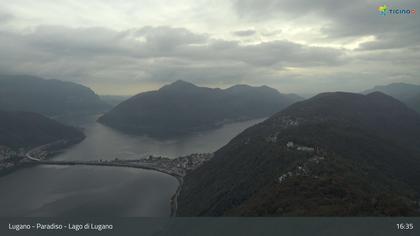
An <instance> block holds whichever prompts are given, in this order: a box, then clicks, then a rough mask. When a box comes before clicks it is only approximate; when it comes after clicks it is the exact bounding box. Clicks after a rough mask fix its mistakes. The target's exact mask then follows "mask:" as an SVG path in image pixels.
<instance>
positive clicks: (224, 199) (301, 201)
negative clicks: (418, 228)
mask: <svg viewBox="0 0 420 236" xmlns="http://www.w3.org/2000/svg"><path fill="white" fill-rule="evenodd" d="M396 117H398V119H399V121H400V122H398V123H396V122H395V119H396ZM381 130H383V131H381ZM418 153H420V116H419V115H418V114H417V113H416V112H414V111H412V110H411V109H408V108H407V107H406V106H405V105H403V104H402V103H401V102H400V101H398V100H396V99H394V98H392V97H390V96H388V95H385V94H383V93H373V94H369V95H360V94H351V93H343V92H339V93H323V94H320V95H317V96H315V97H313V98H311V99H308V100H304V101H301V102H297V103H295V104H293V105H291V106H289V107H288V108H286V109H285V110H283V111H281V112H278V113H276V114H275V115H273V116H272V117H270V118H268V119H267V120H265V121H264V122H262V123H260V124H257V125H255V126H253V127H250V128H248V129H246V130H245V131H243V132H242V133H241V134H239V135H238V136H236V137H235V138H234V139H232V140H231V141H230V142H229V143H228V144H227V145H225V146H224V147H222V148H221V149H219V150H218V151H216V153H215V156H214V158H213V159H212V160H210V161H208V162H206V163H205V164H203V165H202V166H200V167H199V168H198V169H196V170H194V171H192V172H190V173H188V174H187V176H186V177H185V178H184V185H183V187H182V190H181V193H180V196H179V198H178V199H179V203H178V207H179V208H178V214H179V215H180V216H223V215H227V216H402V215H404V216H409V215H416V214H417V215H418V212H417V208H418V206H417V205H416V204H418V203H417V202H418V199H419V198H420V197H419V196H420V195H419V193H420V184H419V183H418V182H417V179H419V178H420V156H419V155H418Z"/></svg>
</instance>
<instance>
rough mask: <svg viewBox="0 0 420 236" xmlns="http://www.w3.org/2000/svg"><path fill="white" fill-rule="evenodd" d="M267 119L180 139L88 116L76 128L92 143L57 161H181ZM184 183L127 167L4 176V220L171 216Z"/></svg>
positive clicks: (42, 169) (0, 201)
mask: <svg viewBox="0 0 420 236" xmlns="http://www.w3.org/2000/svg"><path fill="white" fill-rule="evenodd" d="M261 121H262V119H258V120H251V121H246V122H238V123H232V124H227V125H225V126H223V127H221V128H219V129H215V130H210V131H206V132H202V133H197V134H194V135H190V136H187V137H181V138H178V139H174V140H156V139H153V138H149V137H145V136H133V135H127V134H123V133H121V132H119V131H116V130H113V129H111V128H108V127H106V126H103V125H101V124H99V123H96V122H95V117H88V118H85V119H83V120H81V121H78V122H76V123H74V124H77V125H79V126H81V127H83V128H84V130H85V134H86V136H87V137H86V139H85V140H84V141H82V142H81V143H79V144H77V145H74V146H72V147H71V148H69V149H67V150H65V152H63V153H62V154H60V155H58V156H56V157H54V158H55V159H57V160H87V159H91V160H96V159H114V158H119V159H134V158H142V157H146V156H148V155H152V154H153V155H155V156H156V155H162V156H169V157H177V156H182V155H187V154H191V153H202V152H213V151H215V150H217V149H218V148H220V147H222V146H223V145H225V144H226V143H228V142H229V140H230V139H232V138H233V137H234V136H235V135H237V134H238V133H240V132H241V131H242V130H244V129H245V128H247V127H249V126H252V125H253V124H256V123H258V122H261ZM177 186H178V182H177V180H176V179H175V178H173V177H172V176H169V175H165V174H162V173H159V172H155V171H149V170H141V169H134V168H121V167H94V166H68V167H66V166H36V167H32V168H25V169H20V170H18V171H16V172H14V173H12V174H9V175H7V176H4V177H0V189H1V192H0V216H104V215H106V216H149V217H158V216H169V214H170V198H171V196H172V195H173V194H174V193H175V191H176V188H177Z"/></svg>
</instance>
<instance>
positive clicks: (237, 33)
mask: <svg viewBox="0 0 420 236" xmlns="http://www.w3.org/2000/svg"><path fill="white" fill-rule="evenodd" d="M256 33H257V31H255V30H251V29H249V30H237V31H234V32H232V34H233V35H235V36H238V37H248V36H252V35H255V34H256Z"/></svg>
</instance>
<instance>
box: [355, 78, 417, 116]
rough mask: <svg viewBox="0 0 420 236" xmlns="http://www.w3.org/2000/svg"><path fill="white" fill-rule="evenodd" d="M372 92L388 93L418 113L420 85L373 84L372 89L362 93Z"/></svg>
mask: <svg viewBox="0 0 420 236" xmlns="http://www.w3.org/2000/svg"><path fill="white" fill-rule="evenodd" d="M372 92H382V93H385V94H388V95H390V96H392V97H394V98H396V99H398V100H400V101H402V102H403V103H405V104H406V105H407V106H409V107H410V108H412V109H414V110H415V111H417V112H419V113H420V85H414V84H406V83H393V84H389V85H383V86H375V87H374V88H373V89H369V90H366V91H364V92H363V94H369V93H372Z"/></svg>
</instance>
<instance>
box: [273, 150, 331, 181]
mask: <svg viewBox="0 0 420 236" xmlns="http://www.w3.org/2000/svg"><path fill="white" fill-rule="evenodd" d="M324 160H325V157H323V156H317V155H315V156H313V157H311V158H309V159H308V160H307V161H306V162H304V163H303V164H301V165H298V166H296V168H294V169H293V170H292V171H288V172H286V173H285V174H283V175H281V176H280V177H278V182H279V183H282V182H284V181H285V180H286V179H287V178H289V177H292V176H310V175H311V166H312V165H311V164H319V163H320V162H321V161H324ZM312 168H313V167H312ZM313 178H318V176H316V175H313Z"/></svg>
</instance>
